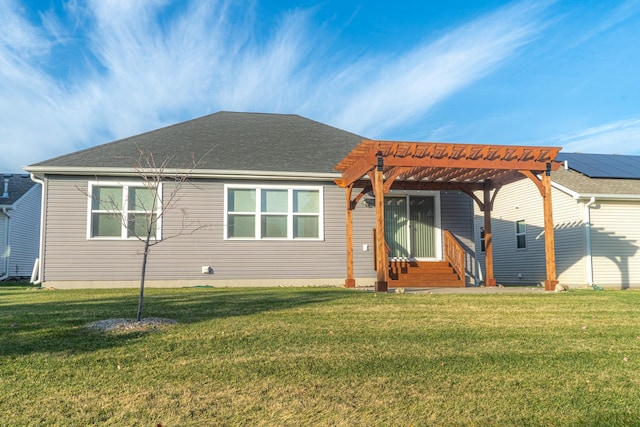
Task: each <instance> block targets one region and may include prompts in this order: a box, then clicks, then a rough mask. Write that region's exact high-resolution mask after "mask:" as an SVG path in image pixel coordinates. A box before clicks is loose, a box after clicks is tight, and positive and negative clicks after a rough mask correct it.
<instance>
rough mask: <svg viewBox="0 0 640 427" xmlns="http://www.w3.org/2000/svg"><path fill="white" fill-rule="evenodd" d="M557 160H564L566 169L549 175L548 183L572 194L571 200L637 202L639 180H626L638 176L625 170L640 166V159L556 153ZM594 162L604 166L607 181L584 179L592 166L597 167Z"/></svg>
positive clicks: (597, 178) (596, 177) (600, 178)
mask: <svg viewBox="0 0 640 427" xmlns="http://www.w3.org/2000/svg"><path fill="white" fill-rule="evenodd" d="M557 159H558V160H562V161H565V160H566V162H567V163H566V168H560V169H558V170H557V171H554V172H552V174H551V179H552V180H553V182H554V183H555V184H557V185H560V186H562V187H563V188H564V189H566V190H568V191H569V192H570V193H573V195H574V196H575V197H582V198H586V197H592V196H599V197H602V196H605V197H610V198H614V199H615V198H621V199H622V198H629V197H631V198H639V199H640V179H637V178H629V176H640V175H638V173H640V172H639V171H638V170H634V169H633V168H631V169H629V168H628V165H630V164H640V156H626V155H618V154H616V155H611V154H591V153H560V154H559V155H558V157H557ZM598 159H601V160H602V161H601V162H600V163H601V164H602V165H605V166H607V169H606V172H607V173H606V175H607V176H608V177H606V178H604V177H599V176H595V177H591V176H589V175H588V174H589V173H591V174H592V175H593V173H592V171H593V170H596V167H595V166H594V165H593V164H594V162H595V163H598ZM585 165H586V166H585ZM616 165H619V166H616ZM596 166H597V165H596ZM603 170H604V169H603ZM634 172H635V175H634V174H633V173H634Z"/></svg>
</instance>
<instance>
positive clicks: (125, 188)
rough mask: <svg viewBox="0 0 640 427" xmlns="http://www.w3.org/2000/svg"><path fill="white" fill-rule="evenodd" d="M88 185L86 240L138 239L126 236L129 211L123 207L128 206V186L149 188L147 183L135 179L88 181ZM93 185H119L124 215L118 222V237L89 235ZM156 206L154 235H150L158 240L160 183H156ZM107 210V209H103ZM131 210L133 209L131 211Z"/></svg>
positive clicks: (159, 227)
mask: <svg viewBox="0 0 640 427" xmlns="http://www.w3.org/2000/svg"><path fill="white" fill-rule="evenodd" d="M88 184H89V186H88V196H87V240H136V241H138V240H140V239H139V238H138V237H135V236H132V237H129V236H128V230H127V227H126V225H125V224H127V219H128V218H127V214H128V213H129V212H130V211H129V209H124V208H125V207H128V206H129V204H128V203H129V187H141V188H150V187H149V186H148V185H146V184H144V183H142V182H136V181H131V182H129V181H89V183H88ZM93 187H121V188H122V197H123V201H122V203H123V205H122V206H123V209H122V214H123V215H124V216H125V218H124V219H123V221H122V223H121V224H120V230H121V231H120V233H121V234H120V237H115V236H109V237H100V236H97V237H94V236H92V235H91V229H92V225H93V224H92V214H93V211H92V209H91V207H92V201H93ZM157 195H158V206H157V208H156V212H155V213H156V218H157V219H156V235H155V237H152V240H154V241H158V240H162V183H159V184H158V191H157ZM104 211H105V212H108V210H104ZM131 212H133V211H131Z"/></svg>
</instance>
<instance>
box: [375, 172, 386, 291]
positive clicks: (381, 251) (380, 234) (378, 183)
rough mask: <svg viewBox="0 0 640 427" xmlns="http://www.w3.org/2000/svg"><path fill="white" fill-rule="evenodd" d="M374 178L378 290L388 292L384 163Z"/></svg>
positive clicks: (376, 286)
mask: <svg viewBox="0 0 640 427" xmlns="http://www.w3.org/2000/svg"><path fill="white" fill-rule="evenodd" d="M373 176H374V180H373V194H374V195H375V198H376V283H375V291H376V292H387V290H388V283H387V274H388V272H387V270H388V268H389V266H388V264H389V260H388V257H387V250H386V247H385V240H384V187H383V185H384V181H383V179H384V177H383V171H382V165H378V167H377V168H376V169H375V171H374V173H373Z"/></svg>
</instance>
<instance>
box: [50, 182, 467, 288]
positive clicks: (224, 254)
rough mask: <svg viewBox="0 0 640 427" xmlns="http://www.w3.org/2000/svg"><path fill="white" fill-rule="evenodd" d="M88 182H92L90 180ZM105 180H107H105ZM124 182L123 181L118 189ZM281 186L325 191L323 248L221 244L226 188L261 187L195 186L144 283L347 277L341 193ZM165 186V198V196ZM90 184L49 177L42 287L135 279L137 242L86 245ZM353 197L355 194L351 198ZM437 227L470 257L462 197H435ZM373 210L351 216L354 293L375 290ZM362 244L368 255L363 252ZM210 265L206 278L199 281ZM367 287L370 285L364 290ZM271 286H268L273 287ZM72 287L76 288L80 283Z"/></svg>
mask: <svg viewBox="0 0 640 427" xmlns="http://www.w3.org/2000/svg"><path fill="white" fill-rule="evenodd" d="M92 181H93V180H92ZM104 181H106V180H104ZM124 181H125V180H121V182H124ZM272 183H273V185H279V186H291V187H297V186H319V185H322V186H323V192H324V193H323V194H324V239H323V240H322V241H291V240H282V241H256V240H225V239H224V222H225V211H224V185H225V184H242V185H247V184H249V185H265V183H264V182H250V181H221V180H198V181H197V182H196V183H195V185H185V186H183V187H182V188H181V190H180V191H179V193H178V200H177V204H176V207H175V208H174V209H171V210H169V211H167V212H166V214H165V216H164V217H163V218H162V221H163V223H162V236H163V241H162V242H161V243H160V244H158V245H156V246H154V247H153V248H152V249H151V255H150V258H149V261H148V266H147V280H149V281H153V280H158V281H171V280H175V281H176V282H177V281H189V280H192V281H194V282H195V281H202V280H208V281H209V282H210V283H211V284H212V285H214V286H215V285H216V282H217V281H220V282H221V283H222V282H224V281H234V280H242V281H245V282H246V281H253V282H255V284H260V282H261V281H265V280H276V281H277V280H286V279H292V280H293V279H295V280H300V279H302V280H310V281H312V280H313V281H315V282H314V283H316V284H317V283H318V281H322V280H327V281H332V282H333V283H334V284H335V283H336V282H338V283H343V280H344V278H346V229H345V219H346V211H345V204H346V200H345V190H344V189H341V188H338V187H337V186H335V184H333V183H330V182H325V183H314V182H307V181H303V182H282V181H273V182H272ZM171 185H173V184H170V183H165V184H164V187H163V193H164V198H165V200H166V197H168V194H169V193H170V191H171ZM87 188H88V180H87V179H86V178H84V179H83V178H78V177H60V176H57V177H53V178H52V179H49V181H48V197H47V200H48V202H47V203H48V212H47V223H46V239H45V247H44V251H45V257H44V258H45V265H44V282H45V284H46V282H65V281H67V282H74V283H78V282H82V281H87V282H95V281H98V282H112V281H113V282H117V281H135V280H138V279H139V276H140V267H141V254H140V251H141V250H142V243H141V242H139V241H136V240H128V241H122V240H88V239H87V221H88V205H87V201H88V199H87V196H86V191H87ZM354 194H357V193H355V192H354ZM181 208H184V209H185V210H186V212H187V213H188V220H189V221H191V222H196V223H198V224H199V225H200V226H206V227H204V228H202V229H199V230H197V231H195V232H193V233H189V231H190V230H191V229H187V230H182V229H181V224H182V213H181V212H182V211H181ZM441 208H442V212H443V215H442V226H443V228H448V229H450V230H451V231H452V232H454V233H455V234H456V235H457V236H458V238H459V239H460V241H461V242H462V243H463V245H465V246H466V247H468V248H469V250H470V251H471V252H472V251H473V246H474V245H473V241H472V240H473V238H472V236H473V225H472V224H471V218H472V206H471V203H470V199H469V198H468V196H466V195H458V194H455V193H452V194H449V195H446V194H443V195H442V198H441ZM374 225H375V209H373V208H369V207H366V206H364V204H362V203H360V204H358V206H357V208H356V209H355V211H354V215H353V240H354V276H355V277H356V279H357V285H358V286H363V285H364V286H366V285H370V284H371V283H373V280H374V279H375V272H374V270H373V241H372V229H373V227H374ZM363 245H366V250H365V248H364V247H363ZM203 266H210V267H212V268H213V270H214V274H212V275H204V274H202V267H203ZM369 282H371V283H369ZM271 283H273V282H271ZM77 286H82V285H81V284H80V283H78V285H77Z"/></svg>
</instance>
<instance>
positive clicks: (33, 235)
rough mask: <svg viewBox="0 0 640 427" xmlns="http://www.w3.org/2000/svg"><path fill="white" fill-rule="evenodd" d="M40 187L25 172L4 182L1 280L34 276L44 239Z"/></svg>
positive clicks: (0, 220)
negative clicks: (41, 236)
mask: <svg viewBox="0 0 640 427" xmlns="http://www.w3.org/2000/svg"><path fill="white" fill-rule="evenodd" d="M40 194H41V190H40V186H39V185H37V184H36V183H35V182H33V181H31V179H29V175H25V174H4V175H3V176H2V178H1V181H0V280H5V279H17V278H25V277H30V276H31V273H32V270H33V267H34V263H35V260H36V258H38V247H39V238H40Z"/></svg>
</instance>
